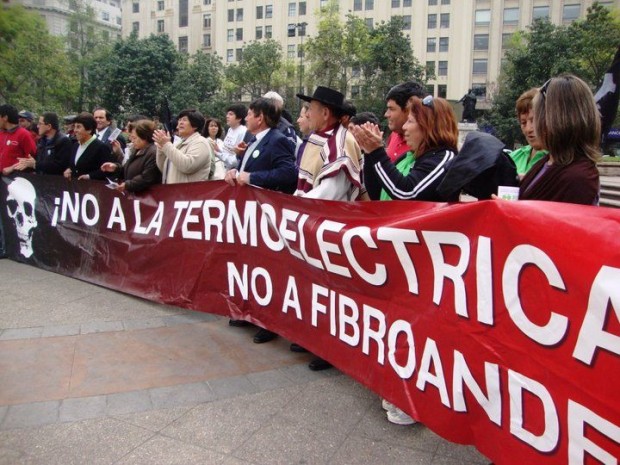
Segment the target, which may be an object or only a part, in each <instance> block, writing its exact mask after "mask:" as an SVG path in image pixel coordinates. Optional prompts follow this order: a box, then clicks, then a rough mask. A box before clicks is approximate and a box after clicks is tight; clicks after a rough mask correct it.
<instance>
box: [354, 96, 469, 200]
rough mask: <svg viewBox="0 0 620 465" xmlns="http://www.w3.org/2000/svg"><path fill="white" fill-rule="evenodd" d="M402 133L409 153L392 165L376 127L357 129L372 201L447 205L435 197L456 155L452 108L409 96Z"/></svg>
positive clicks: (434, 100)
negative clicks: (391, 200) (448, 164)
mask: <svg viewBox="0 0 620 465" xmlns="http://www.w3.org/2000/svg"><path fill="white" fill-rule="evenodd" d="M407 105H408V107H409V117H408V119H407V122H406V123H405V124H404V125H403V133H404V136H405V140H406V141H407V145H409V147H411V150H412V151H411V152H407V153H406V154H405V155H403V156H401V157H400V158H398V159H397V160H395V162H392V161H391V160H390V158H389V156H388V155H387V153H386V151H385V148H384V146H383V134H382V132H381V131H380V130H379V127H378V126H377V125H374V124H371V123H366V124H364V125H361V126H356V127H355V128H354V129H353V135H354V136H355V139H356V140H357V143H358V144H359V145H360V147H361V148H362V150H363V151H364V153H365V154H366V156H365V158H364V183H365V186H366V189H367V190H368V194H369V196H370V198H371V199H375V200H376V199H381V200H390V199H400V200H426V201H445V200H458V199H444V198H442V197H441V196H440V195H439V193H438V192H437V187H438V186H439V184H440V183H441V180H442V179H443V176H444V175H445V173H446V165H447V163H448V162H449V161H450V160H452V158H454V156H455V155H456V153H457V149H456V146H457V142H458V127H457V122H456V116H455V115H454V111H453V110H452V107H451V106H450V104H449V103H448V102H447V101H446V100H444V99H442V98H434V97H433V96H432V95H428V96H426V97H424V98H423V99H420V98H419V97H415V96H414V97H411V98H410V99H409V102H408V104H407Z"/></svg>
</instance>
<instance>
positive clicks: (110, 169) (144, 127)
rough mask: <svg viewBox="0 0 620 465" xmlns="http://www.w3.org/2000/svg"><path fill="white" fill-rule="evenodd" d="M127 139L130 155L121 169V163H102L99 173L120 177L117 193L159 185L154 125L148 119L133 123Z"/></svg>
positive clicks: (136, 190) (139, 190)
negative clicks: (130, 147) (129, 145)
mask: <svg viewBox="0 0 620 465" xmlns="http://www.w3.org/2000/svg"><path fill="white" fill-rule="evenodd" d="M130 128H131V130H130V133H129V139H130V140H131V144H132V153H131V155H130V156H129V159H128V160H127V163H125V166H124V167H123V166H122V164H121V163H119V162H116V163H110V162H108V163H104V164H103V165H102V166H101V171H104V172H106V173H114V175H115V176H119V177H122V178H123V179H124V182H121V183H120V184H119V185H118V187H117V188H116V190H118V191H119V192H124V191H128V192H141V191H144V190H145V189H147V188H148V187H150V186H152V185H154V184H159V183H161V171H159V168H158V167H157V161H156V157H157V148H156V147H155V143H154V142H153V133H154V132H155V123H154V122H153V121H151V120H148V119H142V120H138V121H134V122H132V123H131V126H130Z"/></svg>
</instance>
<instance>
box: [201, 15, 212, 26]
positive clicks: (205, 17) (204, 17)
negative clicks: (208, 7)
mask: <svg viewBox="0 0 620 465" xmlns="http://www.w3.org/2000/svg"><path fill="white" fill-rule="evenodd" d="M202 27H205V28H208V27H211V15H210V14H208V15H202Z"/></svg>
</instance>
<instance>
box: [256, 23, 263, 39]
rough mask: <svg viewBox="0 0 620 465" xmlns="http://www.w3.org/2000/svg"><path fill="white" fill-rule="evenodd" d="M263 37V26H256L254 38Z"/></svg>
mask: <svg viewBox="0 0 620 465" xmlns="http://www.w3.org/2000/svg"><path fill="white" fill-rule="evenodd" d="M262 38H263V26H256V40H259V39H262Z"/></svg>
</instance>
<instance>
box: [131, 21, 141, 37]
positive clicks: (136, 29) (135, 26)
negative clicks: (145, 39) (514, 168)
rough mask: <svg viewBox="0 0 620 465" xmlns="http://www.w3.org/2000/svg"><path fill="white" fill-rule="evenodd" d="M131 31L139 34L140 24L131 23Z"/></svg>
mask: <svg viewBox="0 0 620 465" xmlns="http://www.w3.org/2000/svg"><path fill="white" fill-rule="evenodd" d="M131 31H132V32H135V33H136V34H137V33H138V32H140V22H139V21H134V22H133V23H131Z"/></svg>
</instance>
